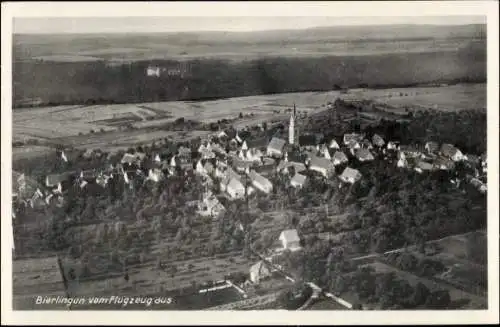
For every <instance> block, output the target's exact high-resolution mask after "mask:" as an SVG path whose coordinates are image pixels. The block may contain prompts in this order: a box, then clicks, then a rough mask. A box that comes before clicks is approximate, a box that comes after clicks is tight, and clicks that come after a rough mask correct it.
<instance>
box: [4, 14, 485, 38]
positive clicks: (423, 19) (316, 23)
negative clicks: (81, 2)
mask: <svg viewBox="0 0 500 327" xmlns="http://www.w3.org/2000/svg"><path fill="white" fill-rule="evenodd" d="M485 23H486V17H485V16H420V17H402V16H391V17H334V16H328V17H318V16H315V17H312V16H309V17H290V16H282V17H269V16H268V17H264V16H260V17H241V16H233V17H231V16H224V17H214V16H211V17H210V16H204V17H179V16H171V17H166V16H165V17H74V18H71V17H53V18H50V17H26V18H19V17H16V18H14V19H13V32H14V33H20V34H60V33H61V34H62V33H154V32H196V31H227V32H248V31H263V30H277V29H305V28H312V27H320V26H361V25H392V24H431V25H462V24H485Z"/></svg>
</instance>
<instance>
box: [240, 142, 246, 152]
mask: <svg viewBox="0 0 500 327" xmlns="http://www.w3.org/2000/svg"><path fill="white" fill-rule="evenodd" d="M241 150H243V151H246V150H248V145H247V142H246V141H243V144H242V145H241Z"/></svg>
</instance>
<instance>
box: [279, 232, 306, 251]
mask: <svg viewBox="0 0 500 327" xmlns="http://www.w3.org/2000/svg"><path fill="white" fill-rule="evenodd" d="M279 240H280V241H281V244H282V246H283V249H285V250H290V251H297V250H299V249H300V248H301V246H300V237H299V234H298V233H297V230H296V229H287V230H284V231H282V232H281V234H280V236H279Z"/></svg>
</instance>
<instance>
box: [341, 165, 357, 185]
mask: <svg viewBox="0 0 500 327" xmlns="http://www.w3.org/2000/svg"><path fill="white" fill-rule="evenodd" d="M361 177H362V175H361V173H360V172H359V171H358V170H357V169H352V168H349V167H346V168H345V169H344V171H343V172H342V174H341V175H340V176H339V178H340V180H341V181H342V182H344V183H349V184H354V183H356V182H357V181H359V180H360V179H361Z"/></svg>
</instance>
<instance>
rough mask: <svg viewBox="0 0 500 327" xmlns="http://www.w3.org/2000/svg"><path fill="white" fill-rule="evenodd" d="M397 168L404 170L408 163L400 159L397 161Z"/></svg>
mask: <svg viewBox="0 0 500 327" xmlns="http://www.w3.org/2000/svg"><path fill="white" fill-rule="evenodd" d="M397 166H398V167H399V168H406V167H408V161H406V159H405V158H403V157H400V158H399V160H398V163H397Z"/></svg>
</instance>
